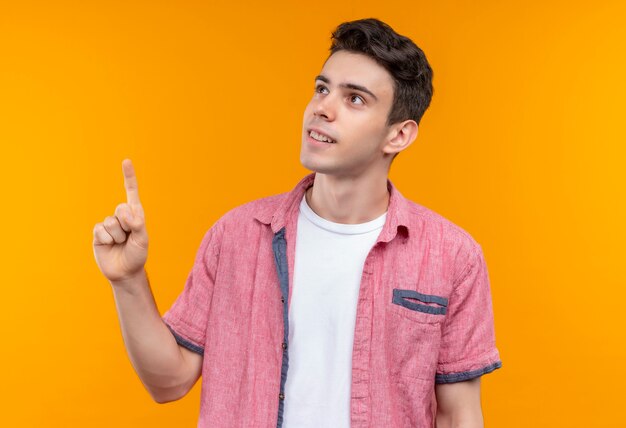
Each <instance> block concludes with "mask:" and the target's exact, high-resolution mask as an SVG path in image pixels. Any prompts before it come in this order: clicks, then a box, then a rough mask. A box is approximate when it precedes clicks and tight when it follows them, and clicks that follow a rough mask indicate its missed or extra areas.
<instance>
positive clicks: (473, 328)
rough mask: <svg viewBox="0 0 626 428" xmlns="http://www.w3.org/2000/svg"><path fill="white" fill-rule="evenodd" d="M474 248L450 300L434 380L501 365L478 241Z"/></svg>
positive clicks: (466, 375)
mask: <svg viewBox="0 0 626 428" xmlns="http://www.w3.org/2000/svg"><path fill="white" fill-rule="evenodd" d="M472 251H473V252H472V254H471V255H470V256H469V260H468V263H467V265H466V267H465V269H464V270H463V272H462V273H461V276H460V277H459V279H457V280H456V282H455V284H456V285H455V288H454V290H453V292H452V295H451V296H450V299H449V304H448V314H447V318H446V320H444V325H443V330H442V340H441V346H440V351H439V358H438V362H437V372H436V375H435V383H452V382H460V381H464V380H469V379H473V378H475V377H479V376H482V375H483V374H486V373H490V372H492V371H494V370H496V369H498V368H500V367H502V362H501V361H500V354H499V352H498V349H497V348H496V345H495V331H494V321H493V307H492V303H491V291H490V285H489V273H488V271H487V265H486V263H485V258H484V255H483V251H482V248H481V247H480V245H479V244H475V246H474V247H473V250H472Z"/></svg>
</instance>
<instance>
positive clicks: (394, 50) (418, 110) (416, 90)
mask: <svg viewBox="0 0 626 428" xmlns="http://www.w3.org/2000/svg"><path fill="white" fill-rule="evenodd" d="M331 40H332V43H331V46H330V55H332V54H334V53H335V52H337V51H341V50H345V51H348V52H355V53H361V54H365V55H367V56H368V57H370V58H372V59H374V60H375V61H376V62H377V63H378V64H380V65H382V66H383V67H384V68H385V69H386V70H387V71H388V72H389V73H390V74H391V77H392V78H393V82H394V91H393V102H392V105H391V110H390V112H389V115H388V116H387V125H391V124H394V123H397V122H401V121H403V120H407V119H412V120H414V121H415V122H416V123H418V124H419V123H420V120H421V119H422V116H423V115H424V112H425V111H426V109H427V108H428V106H429V105H430V100H431V98H432V96H433V84H432V79H433V71H432V69H431V68H430V64H429V63H428V60H427V59H426V55H424V52H423V51H422V50H421V49H420V48H419V47H418V46H417V45H416V44H415V43H413V41H412V40H411V39H409V38H408V37H405V36H402V35H400V34H398V33H396V32H395V31H394V30H393V29H392V28H391V27H390V26H389V25H387V24H385V23H384V22H382V21H380V20H378V19H375V18H368V19H360V20H357V21H350V22H344V23H343V24H339V25H338V26H337V28H336V29H335V31H333V33H332V36H331Z"/></svg>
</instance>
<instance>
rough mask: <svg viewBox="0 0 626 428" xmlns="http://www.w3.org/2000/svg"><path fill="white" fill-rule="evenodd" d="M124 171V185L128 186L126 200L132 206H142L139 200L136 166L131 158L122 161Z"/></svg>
mask: <svg viewBox="0 0 626 428" xmlns="http://www.w3.org/2000/svg"><path fill="white" fill-rule="evenodd" d="M122 171H123V172H124V187H125V188H126V202H128V204H129V205H131V206H141V202H139V192H138V190H137V177H136V176H135V168H133V163H132V161H131V160H130V159H124V160H123V161H122Z"/></svg>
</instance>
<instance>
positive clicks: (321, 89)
mask: <svg viewBox="0 0 626 428" xmlns="http://www.w3.org/2000/svg"><path fill="white" fill-rule="evenodd" d="M323 91H328V89H327V88H326V86H324V85H317V86H316V87H315V92H320V93H323Z"/></svg>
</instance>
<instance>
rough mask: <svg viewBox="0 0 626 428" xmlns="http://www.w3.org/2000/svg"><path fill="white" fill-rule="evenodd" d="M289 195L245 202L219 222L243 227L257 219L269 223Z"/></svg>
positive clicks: (284, 194)
mask: <svg viewBox="0 0 626 428" xmlns="http://www.w3.org/2000/svg"><path fill="white" fill-rule="evenodd" d="M288 195H289V192H283V193H278V194H274V195H270V196H264V197H261V198H258V199H253V200H251V201H249V202H245V203H243V204H241V205H239V206H236V207H234V208H232V209H230V210H229V211H227V212H226V213H225V214H224V215H223V216H222V218H220V220H219V221H220V222H221V223H223V224H224V225H233V224H235V225H236V224H239V225H241V224H242V223H245V222H249V221H251V220H254V219H255V218H256V219H259V220H267V221H269V220H270V219H271V217H272V214H273V213H274V211H276V209H277V208H278V207H279V206H280V205H281V203H282V202H283V201H284V200H285V198H286V197H287V196H288Z"/></svg>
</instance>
